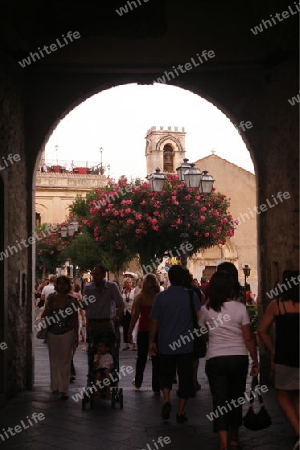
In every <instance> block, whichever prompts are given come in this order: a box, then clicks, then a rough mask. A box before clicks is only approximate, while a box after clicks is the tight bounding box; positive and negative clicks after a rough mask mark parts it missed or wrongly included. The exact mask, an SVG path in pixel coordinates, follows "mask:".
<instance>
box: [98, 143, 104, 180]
mask: <svg viewBox="0 0 300 450" xmlns="http://www.w3.org/2000/svg"><path fill="white" fill-rule="evenodd" d="M99 151H100V174H101V175H103V174H104V167H103V164H102V152H103V147H100V148H99Z"/></svg>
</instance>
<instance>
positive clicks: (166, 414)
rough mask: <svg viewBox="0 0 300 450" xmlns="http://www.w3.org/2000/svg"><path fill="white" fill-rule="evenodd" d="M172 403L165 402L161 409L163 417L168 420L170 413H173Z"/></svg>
mask: <svg viewBox="0 0 300 450" xmlns="http://www.w3.org/2000/svg"><path fill="white" fill-rule="evenodd" d="M171 409H172V407H171V404H170V403H165V404H164V405H163V407H162V409H161V417H162V418H163V419H164V420H168V419H169V418H170V414H171Z"/></svg>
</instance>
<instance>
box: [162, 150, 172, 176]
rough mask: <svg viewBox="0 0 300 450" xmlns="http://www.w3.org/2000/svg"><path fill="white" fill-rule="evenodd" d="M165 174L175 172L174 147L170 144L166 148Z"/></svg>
mask: <svg viewBox="0 0 300 450" xmlns="http://www.w3.org/2000/svg"><path fill="white" fill-rule="evenodd" d="M163 153H164V172H174V167H173V158H174V152H173V147H172V146H171V145H170V144H166V145H165V146H164V150H163Z"/></svg>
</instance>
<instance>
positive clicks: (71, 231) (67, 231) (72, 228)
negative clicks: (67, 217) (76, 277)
mask: <svg viewBox="0 0 300 450" xmlns="http://www.w3.org/2000/svg"><path fill="white" fill-rule="evenodd" d="M77 232H78V221H77V220H73V221H72V222H70V224H69V226H65V225H63V226H62V227H61V229H60V235H61V237H62V238H66V237H67V236H69V237H71V238H72V237H74V235H75V233H77ZM70 262H71V260H70V259H69V258H68V259H67V260H66V262H65V267H66V268H67V274H68V275H69V276H71V278H73V265H71V264H70Z"/></svg>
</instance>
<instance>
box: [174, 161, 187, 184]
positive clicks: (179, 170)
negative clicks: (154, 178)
mask: <svg viewBox="0 0 300 450" xmlns="http://www.w3.org/2000/svg"><path fill="white" fill-rule="evenodd" d="M190 167H191V165H190V164H189V163H188V158H184V160H183V163H182V164H180V166H179V167H177V169H176V172H177V175H178V178H179V180H180V181H184V173H185V172H186V171H187V170H188V169H189V168H190Z"/></svg>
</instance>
